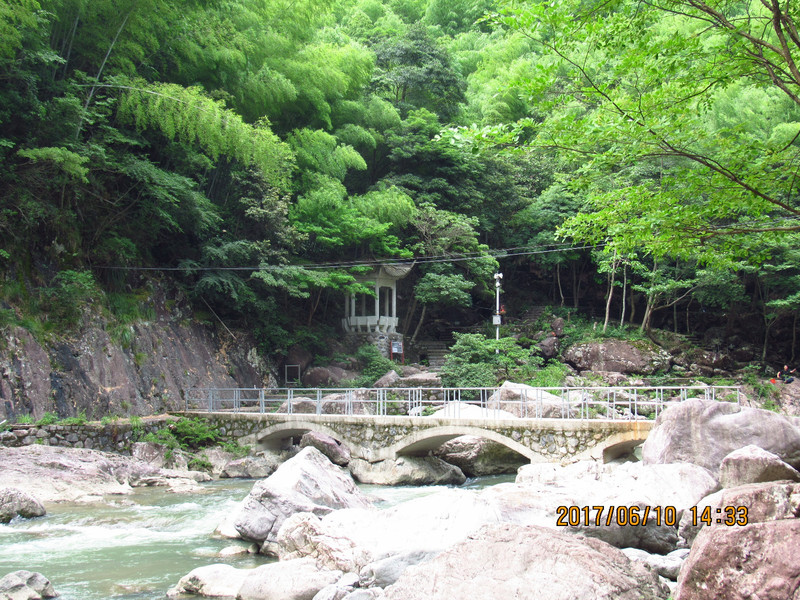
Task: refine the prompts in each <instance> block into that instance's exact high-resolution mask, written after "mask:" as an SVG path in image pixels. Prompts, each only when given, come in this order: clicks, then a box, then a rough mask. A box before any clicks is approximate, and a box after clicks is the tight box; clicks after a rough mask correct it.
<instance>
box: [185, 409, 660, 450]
mask: <svg viewBox="0 0 800 600" xmlns="http://www.w3.org/2000/svg"><path fill="white" fill-rule="evenodd" d="M181 414H183V415H185V416H191V417H197V418H200V419H203V420H206V421H208V422H209V424H210V425H212V426H214V427H216V428H217V429H218V431H219V432H220V434H221V435H222V436H223V437H224V438H225V439H229V440H234V439H235V440H238V441H239V442H240V443H243V444H250V445H254V446H256V447H259V448H261V449H273V450H274V449H280V448H281V447H283V446H285V445H287V444H288V440H290V439H293V440H294V441H295V442H296V441H297V438H299V437H300V436H302V435H303V433H306V432H308V431H317V432H320V433H324V434H327V435H329V436H331V437H333V438H335V439H337V440H339V441H340V442H341V443H343V444H345V445H347V446H348V447H349V448H350V452H351V454H352V455H353V456H354V457H357V458H363V459H364V460H367V461H370V462H378V461H381V460H387V459H394V458H397V457H399V456H403V455H425V454H427V453H428V452H429V451H431V450H433V449H435V448H437V447H438V446H439V445H441V444H442V443H443V442H445V441H447V440H450V439H453V438H455V437H458V436H461V435H474V436H479V437H483V438H486V439H490V440H493V441H496V442H498V443H500V444H503V445H505V446H507V447H508V448H511V449H512V450H514V451H516V452H518V453H519V454H521V455H523V456H525V457H526V458H527V459H528V460H530V461H531V462H572V461H576V460H582V459H589V458H593V459H597V460H603V461H608V460H612V459H613V458H616V457H617V456H620V455H623V454H626V453H628V452H630V451H631V450H632V449H633V448H634V447H635V446H637V445H639V444H641V443H642V442H644V440H646V439H647V435H648V434H649V433H650V430H651V429H652V427H653V421H649V420H627V421H621V420H598V419H592V420H580V419H490V418H489V419H483V418H466V419H460V418H442V417H433V416H428V417H409V416H373V415H315V414H269V413H246V412H239V413H222V412H214V413H209V412H185V413H181Z"/></svg>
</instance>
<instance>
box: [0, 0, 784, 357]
mask: <svg viewBox="0 0 800 600" xmlns="http://www.w3.org/2000/svg"><path fill="white" fill-rule="evenodd" d="M799 11H800V8H798V6H797V5H796V4H793V3H789V2H786V3H778V2H766V1H762V0H753V1H752V2H740V1H734V0H717V1H714V2H711V1H710V0H649V1H647V2H639V1H634V0H611V1H609V0H564V1H563V2H558V3H552V2H544V1H539V0H530V1H526V2H516V1H513V0H458V1H445V0H336V1H326V2H322V3H320V2H312V1H311V0H296V1H292V2H288V1H283V0H279V1H276V2H266V3H265V2H255V1H253V0H227V1H226V2H224V3H220V2H195V1H185V0H183V1H180V2H173V3H163V2H153V1H152V0H137V1H136V2H133V1H130V0H123V1H122V2H109V1H108V0H98V1H96V2H86V1H85V0H52V1H50V2H37V1H34V0H14V1H13V2H7V3H4V4H3V5H2V6H0V81H2V86H0V157H1V158H2V162H0V263H2V264H3V266H4V267H7V269H6V273H5V274H4V276H3V277H4V278H3V279H2V281H1V282H0V284H2V290H4V291H3V292H2V298H0V299H1V300H3V301H4V302H7V303H8V305H9V306H13V307H14V308H15V309H16V308H17V304H18V302H17V301H16V300H14V298H17V297H18V296H19V294H18V293H17V292H18V290H19V285H18V283H17V282H19V281H26V282H28V283H27V284H26V285H28V286H29V287H31V288H32V289H34V288H36V289H41V290H60V289H62V288H63V287H64V285H63V281H66V280H65V279H64V277H65V276H59V273H62V272H66V273H78V274H80V273H84V272H89V273H92V277H93V278H94V281H96V282H97V285H98V286H100V287H99V288H91V289H93V290H94V289H102V290H105V292H107V293H109V294H114V293H118V292H121V290H125V289H130V288H131V287H132V286H135V285H137V283H136V281H135V279H136V277H139V275H137V273H141V272H137V271H135V270H132V269H153V270H155V271H158V270H161V272H162V273H166V274H167V275H165V276H170V277H174V280H175V281H176V282H178V283H179V285H181V286H183V287H184V288H185V290H186V292H187V294H188V295H189V297H190V298H192V300H193V301H194V302H195V305H196V306H197V307H198V309H200V310H206V309H211V310H212V311H213V312H214V314H215V315H217V316H218V317H219V318H221V319H224V320H225V321H226V322H230V323H232V324H239V325H245V324H251V323H257V325H255V326H253V327H252V329H254V330H255V333H256V334H257V336H258V337H259V340H260V343H261V347H262V350H263V351H264V352H265V353H273V354H281V353H283V352H285V351H286V350H287V348H288V347H289V346H290V345H291V344H292V343H294V342H297V341H299V340H304V341H308V340H310V339H317V340H318V339H321V338H322V337H323V335H324V334H323V333H322V332H326V331H330V330H331V328H333V327H335V326H336V323H337V321H338V319H339V318H340V317H339V315H340V314H341V310H340V309H341V303H342V302H344V295H345V294H346V293H371V291H370V289H371V288H370V286H365V285H364V284H363V282H362V279H361V278H360V275H361V273H362V272H367V271H369V270H370V269H371V268H372V267H374V265H375V264H377V263H378V262H380V261H387V260H412V259H415V258H416V259H417V260H418V261H419V262H418V266H417V267H415V269H414V271H413V272H412V274H411V275H410V276H409V277H408V278H407V279H405V280H404V282H403V284H402V285H403V286H405V289H401V296H402V297H403V298H404V301H405V302H407V304H408V310H407V313H408V314H407V315H406V317H405V323H404V325H403V326H404V328H405V329H406V330H407V331H408V333H409V334H410V335H413V334H414V332H415V331H416V332H419V333H421V334H422V335H425V333H426V332H427V328H424V327H423V324H424V323H426V322H429V321H426V319H431V320H432V319H436V320H440V319H445V320H446V319H451V320H452V319H453V318H454V317H453V315H455V314H457V315H458V318H459V319H463V320H464V321H465V322H469V323H471V324H478V323H481V322H485V321H486V320H487V317H488V316H489V315H490V313H491V311H492V310H493V308H492V292H493V285H492V284H493V278H492V274H493V272H495V271H496V270H497V269H501V270H503V271H505V272H506V273H507V274H508V276H507V278H506V280H505V281H506V284H505V285H506V287H507V288H508V290H507V294H508V303H509V305H510V306H511V307H512V308H511V310H512V312H513V311H514V310H516V312H517V313H518V314H522V313H524V312H525V310H526V309H527V307H529V306H534V305H537V304H541V303H545V302H553V303H555V304H561V305H564V306H568V307H570V308H571V309H572V310H581V311H584V312H587V313H589V314H590V315H594V316H598V315H603V316H604V317H605V319H604V320H605V327H607V325H608V322H609V320H610V319H612V317H613V318H617V319H618V320H621V321H624V320H627V321H632V322H635V323H636V324H637V325H639V326H641V327H643V328H644V329H648V328H650V327H651V326H653V325H656V326H662V327H671V328H672V329H673V330H676V331H677V330H684V331H687V332H691V331H692V330H694V329H697V328H698V327H712V326H716V327H724V328H726V330H728V331H731V330H733V329H735V328H736V327H737V326H738V327H740V328H742V329H745V330H747V331H748V335H749V336H750V339H758V342H759V343H760V344H762V348H767V347H768V346H769V344H768V342H769V341H770V340H777V339H781V340H787V339H789V336H790V337H791V344H789V343H786V344H785V346H786V347H787V348H789V347H790V348H791V351H792V352H793V351H794V348H795V345H796V344H795V343H794V336H795V330H796V321H797V318H796V317H797V314H798V306H799V304H798V302H797V298H796V296H797V294H798V288H797V285H796V283H797V281H796V280H797V277H798V268H797V266H796V264H795V262H793V257H794V248H795V247H796V240H797V239H798V238H797V236H798V234H800V197H798V186H799V184H800V181H799V180H798V168H800V66H798V56H800V35H799V34H798V32H797V28H796V25H797V21H798V18H800V14H799ZM20 256H21V257H25V258H21V259H17V258H16V257H20ZM12 257H14V258H12ZM59 277H61V278H60V279H59ZM67 279H69V277H67ZM69 281H72V279H69ZM360 282H361V283H360ZM84 283H86V282H84ZM87 285H88V284H87ZM80 289H81V290H86V289H89V288H88V287H86V286H85V285H84V286H83V287H80ZM9 290H10V291H9ZM14 290H17V292H14ZM29 296H30V294H29ZM34 296H36V294H35V293H34V294H33V296H31V297H34ZM36 297H40V298H43V299H46V298H47V294H46V293H44V292H42V293H41V294H40V295H39V296H36ZM12 300H13V301H12ZM43 302H44V300H43ZM15 303H16V304H15ZM29 304H30V306H29V308H30V310H35V306H34V304H35V303H33V302H30V303H29ZM42 306H44V304H42ZM3 310H8V309H3ZM708 311H713V312H714V315H716V317H715V319H712V321H713V322H711V321H709V318H708V315H709V312H708ZM679 312H680V313H681V314H680V315H679ZM733 313H737V314H740V315H741V321H740V322H738V323H737V322H736V320H735V319H734V318H733V317H732V316H731V315H732V314H733ZM15 314H16V313H15ZM755 324H757V325H755ZM750 330H752V331H750ZM789 330H791V332H790V333H789Z"/></svg>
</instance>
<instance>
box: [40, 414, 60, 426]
mask: <svg viewBox="0 0 800 600" xmlns="http://www.w3.org/2000/svg"><path fill="white" fill-rule="evenodd" d="M58 420H59V419H58V415H57V414H55V413H52V412H46V413H44V414H43V415H42V418H41V419H39V420H38V421H36V424H37V425H40V426H43V425H54V424H56V423H58Z"/></svg>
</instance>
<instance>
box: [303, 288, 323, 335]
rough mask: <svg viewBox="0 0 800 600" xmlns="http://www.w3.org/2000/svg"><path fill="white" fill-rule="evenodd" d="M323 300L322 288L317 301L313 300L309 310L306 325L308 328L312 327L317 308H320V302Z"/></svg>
mask: <svg viewBox="0 0 800 600" xmlns="http://www.w3.org/2000/svg"><path fill="white" fill-rule="evenodd" d="M321 299H322V288H320V289H319V291H318V292H317V299H316V300H313V299H312V300H311V306H310V307H309V310H308V322H307V323H306V325H307V326H308V327H311V321H312V320H313V319H314V313H315V312H317V307H318V306H319V301H320V300H321Z"/></svg>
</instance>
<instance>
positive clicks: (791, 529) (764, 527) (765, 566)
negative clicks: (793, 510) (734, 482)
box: [675, 519, 800, 600]
mask: <svg viewBox="0 0 800 600" xmlns="http://www.w3.org/2000/svg"><path fill="white" fill-rule="evenodd" d="M799 555H800V520H798V519H787V520H780V521H771V522H768V523H753V524H751V525H747V526H744V527H726V526H724V525H722V526H719V525H718V526H711V527H704V528H703V530H702V531H701V532H700V533H699V534H698V536H697V539H696V540H695V542H694V545H693V546H692V551H691V552H690V554H689V557H688V558H687V559H686V562H685V563H684V564H683V567H682V568H681V573H680V576H679V577H678V592H677V594H676V596H675V599H676V600H708V599H709V598H725V600H752V599H754V598H758V600H789V599H791V598H798V597H800V560H798V556H799Z"/></svg>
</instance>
